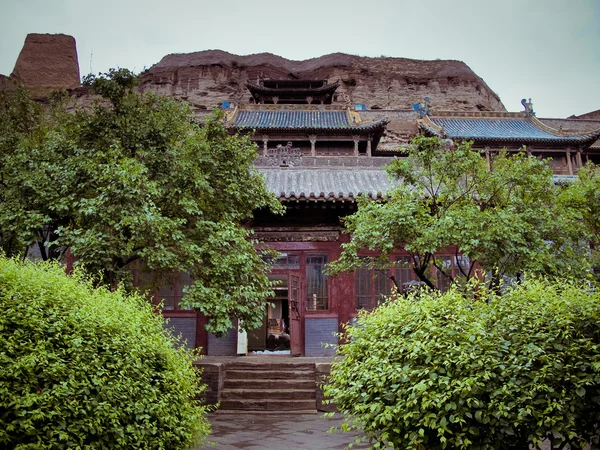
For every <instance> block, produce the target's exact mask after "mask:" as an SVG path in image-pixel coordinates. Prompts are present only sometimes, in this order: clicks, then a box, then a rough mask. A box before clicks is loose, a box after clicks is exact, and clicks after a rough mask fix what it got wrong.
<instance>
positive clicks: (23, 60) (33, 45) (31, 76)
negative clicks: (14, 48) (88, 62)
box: [0, 34, 79, 98]
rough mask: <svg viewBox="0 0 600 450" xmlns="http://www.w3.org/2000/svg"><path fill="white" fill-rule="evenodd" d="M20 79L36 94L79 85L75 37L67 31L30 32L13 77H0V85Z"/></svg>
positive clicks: (44, 94)
mask: <svg viewBox="0 0 600 450" xmlns="http://www.w3.org/2000/svg"><path fill="white" fill-rule="evenodd" d="M10 79H12V80H18V81H20V82H21V83H23V85H24V86H25V87H26V88H28V89H29V90H30V92H31V93H32V95H33V96H34V97H38V98H39V97H46V96H48V95H49V94H51V93H52V92H53V91H55V90H58V89H74V88H76V87H78V86H79V62H78V60H77V47H76V44H75V39H74V38H73V37H72V36H68V35H66V34H28V35H27V38H26V39H25V44H24V45H23V48H22V50H21V53H20V54H19V58H18V59H17V62H16V64H15V68H14V70H13V72H12V74H11V75H10V77H4V76H2V77H0V88H1V87H2V86H3V85H7V84H8V81H9V80H10Z"/></svg>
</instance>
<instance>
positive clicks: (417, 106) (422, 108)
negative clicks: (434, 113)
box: [412, 97, 431, 117]
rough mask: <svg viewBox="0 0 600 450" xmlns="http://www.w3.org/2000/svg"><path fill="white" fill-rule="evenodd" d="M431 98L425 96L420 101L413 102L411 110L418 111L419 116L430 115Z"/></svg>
mask: <svg viewBox="0 0 600 450" xmlns="http://www.w3.org/2000/svg"><path fill="white" fill-rule="evenodd" d="M430 102H431V98H429V97H425V98H424V99H423V102H422V103H414V104H413V105H412V108H413V110H415V111H418V112H419V116H420V117H423V116H430V115H431V103H430Z"/></svg>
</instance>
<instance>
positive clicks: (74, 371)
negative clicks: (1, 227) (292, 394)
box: [0, 257, 210, 449]
mask: <svg viewBox="0 0 600 450" xmlns="http://www.w3.org/2000/svg"><path fill="white" fill-rule="evenodd" d="M0 309H1V310H2V312H3V313H2V315H1V316H0V348H1V349H2V351H0V447H2V448H5V449H14V448H35V449H64V448H114V449H131V448H157V449H158V448H169V449H189V448H194V447H195V446H196V445H198V444H200V443H201V441H202V440H203V439H204V437H205V436H206V435H208V433H209V432H210V424H209V423H208V420H207V418H206V407H205V406H202V405H201V404H200V403H199V402H198V401H197V400H196V398H197V397H198V395H199V394H200V393H201V392H202V390H203V389H204V387H203V386H202V385H200V383H199V381H200V380H199V377H198V372H197V370H196V369H195V368H194V367H193V365H192V362H193V360H194V358H195V355H194V354H192V352H191V351H188V350H185V348H184V347H179V348H177V346H176V345H175V343H176V340H175V338H174V337H173V336H171V335H170V334H169V332H168V331H167V330H166V329H165V327H164V323H163V322H164V319H162V317H161V316H160V315H157V314H155V311H153V309H152V307H151V305H150V304H149V303H148V302H147V301H146V300H145V299H143V298H141V297H138V296H131V295H125V294H124V292H123V291H122V290H117V291H116V292H109V291H108V290H107V289H105V288H93V286H92V284H91V283H90V282H89V281H88V280H86V279H84V278H83V277H82V276H81V273H80V272H75V273H74V274H72V276H66V275H65V271H64V267H62V266H61V265H59V264H58V263H41V262H40V263H37V264H32V263H24V262H18V261H16V260H15V259H6V258H3V257H0Z"/></svg>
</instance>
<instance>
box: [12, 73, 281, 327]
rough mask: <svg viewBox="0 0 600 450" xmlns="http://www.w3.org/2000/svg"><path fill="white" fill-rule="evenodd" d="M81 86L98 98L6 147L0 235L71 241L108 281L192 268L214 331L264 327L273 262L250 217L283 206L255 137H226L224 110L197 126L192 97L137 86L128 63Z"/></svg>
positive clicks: (51, 251)
mask: <svg viewBox="0 0 600 450" xmlns="http://www.w3.org/2000/svg"><path fill="white" fill-rule="evenodd" d="M85 84H87V85H88V86H89V87H90V89H91V92H92V93H94V94H96V95H97V96H98V100H97V101H96V102H95V103H94V104H93V105H92V106H91V108H88V109H82V108H79V109H76V110H75V111H74V112H73V113H65V112H64V110H63V113H62V115H60V117H59V120H56V121H54V126H53V127H51V128H50V129H49V130H48V131H47V132H45V133H42V137H41V138H40V139H38V140H33V141H32V140H31V139H29V136H28V135H27V134H26V135H24V136H21V139H20V141H19V145H18V146H16V147H15V148H16V150H15V153H16V155H10V156H9V157H7V159H8V163H9V165H8V166H7V167H14V168H13V169H11V171H10V172H9V173H7V174H6V177H5V178H4V183H5V185H6V186H8V189H4V191H3V194H2V195H4V196H5V197H6V198H7V200H8V204H10V205H11V209H10V210H9V211H8V212H6V211H0V214H2V217H0V227H1V228H2V232H3V236H4V234H6V233H5V231H4V230H8V231H10V232H11V233H12V234H11V236H12V235H16V236H17V238H16V240H18V242H19V245H20V246H25V245H32V244H35V243H36V242H37V243H38V246H40V247H43V248H45V249H47V252H46V253H47V255H48V256H55V255H56V254H57V253H58V252H57V250H59V251H60V250H62V249H66V248H68V249H69V251H70V252H71V253H72V254H73V255H74V256H75V257H76V259H77V264H78V265H80V266H83V267H85V268H86V269H87V270H88V271H89V272H91V273H99V274H100V275H101V282H102V283H104V284H106V285H108V286H115V284H116V283H118V282H119V281H122V280H123V277H124V276H127V275H129V273H128V269H129V268H131V267H132V264H133V263H134V262H135V261H141V262H142V263H143V266H144V267H145V268H147V269H148V270H152V271H154V272H155V273H157V274H168V273H172V272H180V271H182V272H186V273H189V274H190V275H191V276H192V279H193V280H194V284H193V286H191V287H190V288H189V291H188V292H187V302H188V305H189V306H193V307H194V308H196V309H198V310H200V311H201V312H203V313H205V314H207V315H208V316H209V323H208V326H207V328H208V329H209V330H210V331H213V332H215V333H217V334H219V333H223V332H225V331H226V330H227V329H228V328H229V327H230V325H231V321H230V317H236V318H240V319H242V320H243V323H244V324H245V325H246V326H247V327H248V328H254V327H257V326H259V325H260V323H261V320H262V310H263V309H264V306H265V302H266V299H267V298H268V297H269V296H270V295H272V291H271V283H270V282H269V280H268V279H267V276H266V271H267V270H268V268H269V267H268V265H267V264H266V263H265V262H264V261H263V259H262V258H261V255H260V254H259V253H257V251H256V250H255V246H254V242H253V241H252V240H251V232H250V231H249V230H248V229H246V228H245V227H244V226H243V221H244V220H246V219H248V218H249V217H251V216H252V213H253V211H255V210H257V209H260V208H271V209H272V210H274V211H276V212H279V211H281V206H280V205H279V203H278V202H277V200H276V198H275V197H274V195H272V194H271V193H270V192H269V191H268V190H267V189H266V186H265V184H264V181H263V179H262V178H261V176H260V174H259V173H258V172H257V171H256V169H254V167H253V164H252V163H253V161H254V159H255V157H256V148H255V146H254V145H253V144H252V143H251V142H250V141H249V140H248V139H246V138H243V137H239V136H233V135H230V133H229V132H228V130H227V129H226V128H225V126H224V123H223V120H222V119H223V115H222V112H219V111H217V112H215V113H214V114H213V115H212V116H211V117H209V118H208V119H207V120H206V121H205V122H204V123H202V124H198V123H197V122H196V121H195V120H194V118H193V114H192V112H191V110H190V108H189V106H188V105H186V104H183V103H179V102H177V101H175V100H172V99H167V98H164V97H160V96H156V95H152V94H150V93H145V94H141V93H139V92H137V91H136V90H135V84H136V78H135V77H134V76H133V75H132V74H131V73H130V72H129V71H127V70H124V69H119V70H111V71H110V72H109V73H108V74H105V75H101V76H99V77H94V76H89V77H86V79H85ZM24 197H26V198H28V199H30V200H29V201H26V202H24V201H23V198H24ZM39 230H45V232H46V235H49V236H51V238H49V239H44V240H42V239H40V238H39ZM7 236H8V235H7ZM7 246H12V247H14V245H12V244H10V245H9V244H7ZM159 279H160V278H159Z"/></svg>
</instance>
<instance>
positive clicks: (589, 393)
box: [325, 280, 600, 449]
mask: <svg viewBox="0 0 600 450" xmlns="http://www.w3.org/2000/svg"><path fill="white" fill-rule="evenodd" d="M476 297H477V299H475V300H473V298H472V297H467V296H464V295H463V294H461V293H459V292H458V291H457V290H451V291H450V292H448V293H446V294H439V293H435V292H432V293H428V294H424V295H422V296H420V297H409V298H397V299H394V300H391V301H389V302H388V303H386V304H385V305H384V306H381V307H379V308H377V309H376V310H374V311H373V312H371V313H369V314H363V315H362V316H361V317H360V318H359V319H358V322H357V323H356V324H355V326H353V327H351V326H348V327H347V328H346V332H347V339H348V343H347V344H345V345H342V346H341V347H340V348H339V354H340V355H341V358H339V359H337V360H336V361H335V362H334V364H333V365H332V369H331V376H330V378H329V384H327V385H326V387H325V392H326V395H327V396H329V397H330V398H331V399H332V400H333V401H334V402H335V403H337V406H338V408H339V409H340V410H341V411H343V412H344V414H346V415H347V416H348V418H349V419H350V420H349V423H350V426H348V425H347V426H345V427H344V428H346V429H348V428H353V427H358V428H362V429H363V430H364V432H365V434H366V436H367V437H368V438H370V439H372V441H373V442H375V448H385V445H390V446H391V447H393V448H399V449H400V448H426V449H442V448H464V449H466V448H470V449H507V448H522V449H526V448H528V445H529V444H531V445H539V443H540V442H541V440H543V439H546V438H550V439H551V440H552V441H553V448H563V446H564V444H565V443H566V442H568V443H569V445H570V446H571V448H583V447H584V446H585V443H586V442H592V441H593V442H594V443H595V444H598V440H599V438H600V434H599V430H598V428H597V424H598V423H600V293H598V292H593V291H590V290H589V289H586V288H585V287H581V286H578V285H576V284H571V283H563V284H558V283H550V282H546V281H541V280H529V281H527V282H525V283H524V284H523V285H520V286H517V287H514V288H511V289H509V290H507V292H506V293H505V295H503V296H502V297H499V296H497V295H496V294H494V293H490V292H487V291H486V290H484V289H482V288H479V289H478V290H476Z"/></svg>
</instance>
